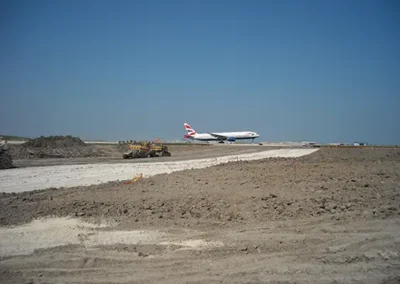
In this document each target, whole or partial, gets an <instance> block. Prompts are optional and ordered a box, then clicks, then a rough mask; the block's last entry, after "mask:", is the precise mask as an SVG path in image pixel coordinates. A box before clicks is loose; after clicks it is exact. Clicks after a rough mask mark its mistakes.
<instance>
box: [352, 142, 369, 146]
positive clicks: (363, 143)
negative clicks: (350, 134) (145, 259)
mask: <svg viewBox="0 0 400 284" xmlns="http://www.w3.org/2000/svg"><path fill="white" fill-rule="evenodd" d="M353 145H354V146H367V143H366V142H354V144H353Z"/></svg>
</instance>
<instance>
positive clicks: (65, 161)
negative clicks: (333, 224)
mask: <svg viewBox="0 0 400 284" xmlns="http://www.w3.org/2000/svg"><path fill="white" fill-rule="evenodd" d="M13 146H14V145H13ZM17 146H19V145H15V146H14V147H17ZM269 148H272V147H265V146H257V145H254V146H246V147H244V146H231V145H229V146H226V147H224V146H217V147H216V146H213V145H192V144H188V145H168V149H169V151H170V152H171V154H172V156H170V157H159V158H141V159H123V158H122V152H123V151H121V149H119V147H118V146H117V145H90V149H91V150H90V151H92V152H93V153H98V154H99V155H95V156H89V157H82V156H77V155H78V154H77V155H75V156H71V157H69V158H45V159H39V158H29V159H28V158H26V159H16V158H14V166H16V167H35V166H56V165H78V164H94V163H95V164H100V163H114V164H116V163H142V162H160V161H180V160H189V159H203V158H211V157H221V156H225V155H233V154H235V155H240V154H246V153H254V152H259V151H265V150H268V149H269ZM84 149H87V148H86V147H85V148H84ZM273 149H278V148H277V147H273ZM63 151H68V152H71V151H73V149H71V148H69V149H67V150H65V149H63ZM85 151H86V150H85ZM14 152H15V151H14ZM79 153H80V152H79ZM16 157H18V156H16Z"/></svg>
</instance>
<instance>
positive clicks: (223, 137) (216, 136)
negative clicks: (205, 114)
mask: <svg viewBox="0 0 400 284" xmlns="http://www.w3.org/2000/svg"><path fill="white" fill-rule="evenodd" d="M208 134H210V135H212V136H214V137H215V138H218V139H220V140H226V139H228V137H227V136H224V135H218V134H214V133H208Z"/></svg>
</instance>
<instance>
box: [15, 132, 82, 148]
mask: <svg viewBox="0 0 400 284" xmlns="http://www.w3.org/2000/svg"><path fill="white" fill-rule="evenodd" d="M22 146H23V147H25V148H27V147H37V148H69V147H85V146H87V144H85V142H83V141H82V140H81V139H80V138H78V137H72V136H70V135H68V136H49V137H43V136H41V137H39V138H35V139H32V140H29V141H28V142H26V143H24V144H22Z"/></svg>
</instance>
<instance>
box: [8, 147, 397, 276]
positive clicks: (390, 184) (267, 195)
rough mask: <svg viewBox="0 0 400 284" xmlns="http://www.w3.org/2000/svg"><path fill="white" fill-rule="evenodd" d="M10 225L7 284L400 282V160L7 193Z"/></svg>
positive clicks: (256, 167)
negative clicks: (36, 220) (39, 221)
mask: <svg viewBox="0 0 400 284" xmlns="http://www.w3.org/2000/svg"><path fill="white" fill-rule="evenodd" d="M68 216H72V217H73V219H63V218H66V217H68ZM43 217H47V218H50V217H51V218H52V219H49V221H43V223H34V224H31V225H29V223H28V222H31V221H34V220H35V219H37V218H43ZM77 220H81V221H80V222H82V223H75V222H78V221H77ZM46 222H50V223H46ZM104 222H106V223H107V225H102V226H100V225H99V224H102V223H104ZM23 224H25V226H28V227H9V226H15V225H23ZM27 224H28V225H27ZM48 224H51V226H50V225H48ZM90 224H92V225H90ZM93 224H96V225H93ZM0 225H1V226H2V227H0V229H1V230H0V237H1V241H0V244H1V247H0V252H1V253H2V259H1V261H0V282H1V283H400V150H398V149H321V150H319V151H317V152H316V153H313V154H311V155H308V156H304V157H301V158H297V159H296V160H293V159H277V158H274V159H266V160H261V161H252V162H231V163H228V164H224V165H218V166H215V167H211V168H206V169H198V170H186V171H181V172H175V173H172V174H169V175H167V174H165V175H157V176H154V177H151V178H149V179H144V180H142V181H139V182H137V183H135V184H131V185H125V184H123V183H122V182H110V183H107V184H102V185H93V186H88V187H75V188H68V189H49V190H43V191H34V192H25V193H19V194H16V193H13V194H2V195H1V196H0ZM29 226H30V227H29ZM96 226H97V227H96ZM51 228H53V229H51ZM49 230H50V231H49ZM51 230H53V231H51ZM18 251H20V252H21V254H22V253H25V255H18V254H19V253H17V252H18Z"/></svg>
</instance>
